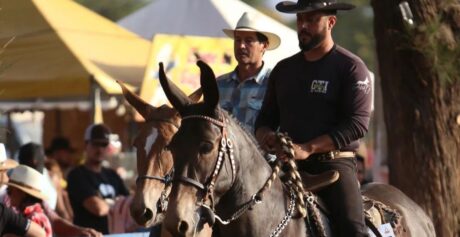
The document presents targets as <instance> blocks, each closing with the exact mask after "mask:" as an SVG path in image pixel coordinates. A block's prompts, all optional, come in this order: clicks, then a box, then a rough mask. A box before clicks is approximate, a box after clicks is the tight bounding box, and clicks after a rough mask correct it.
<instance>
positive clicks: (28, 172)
mask: <svg viewBox="0 0 460 237" xmlns="http://www.w3.org/2000/svg"><path fill="white" fill-rule="evenodd" d="M43 179H44V177H43V175H42V174H41V173H40V172H38V171H36V170H35V169H33V168H31V167H29V166H25V165H19V166H17V167H16V168H14V169H13V170H12V172H11V175H10V177H9V180H8V183H7V185H8V190H7V193H8V196H9V197H10V204H11V206H12V207H14V208H15V209H16V210H18V212H19V213H21V214H22V215H23V216H25V217H26V218H27V219H30V220H31V221H33V222H35V223H37V224H38V225H39V226H41V227H42V228H43V229H44V230H45V233H46V236H47V237H52V236H53V230H52V228H51V222H50V220H49V219H48V217H47V216H46V214H45V212H44V210H43V200H45V199H46V195H45V194H44V192H42V190H43Z"/></svg>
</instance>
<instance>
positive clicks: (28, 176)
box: [8, 165, 47, 200]
mask: <svg viewBox="0 0 460 237" xmlns="http://www.w3.org/2000/svg"><path fill="white" fill-rule="evenodd" d="M44 182H45V180H44V177H43V175H42V174H40V173H39V172H38V171H36V170H34V169H33V168H30V167H29V166H25V165H19V166H18V167H16V168H14V169H13V172H12V173H11V175H10V180H9V181H8V186H13V187H15V188H18V189H21V190H22V191H24V192H26V193H27V194H30V195H32V196H34V197H36V198H38V199H41V200H46V199H47V197H46V195H45V194H44V193H43V191H42V190H43V183H44Z"/></svg>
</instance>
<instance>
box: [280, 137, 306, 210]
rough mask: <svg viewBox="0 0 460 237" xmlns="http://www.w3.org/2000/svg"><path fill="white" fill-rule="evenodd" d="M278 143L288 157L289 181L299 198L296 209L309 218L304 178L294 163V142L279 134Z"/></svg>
mask: <svg viewBox="0 0 460 237" xmlns="http://www.w3.org/2000/svg"><path fill="white" fill-rule="evenodd" d="M277 137H278V142H279V143H280V146H281V149H282V151H283V152H284V153H286V155H287V156H288V158H289V160H288V161H287V167H288V174H287V175H288V181H289V182H290V183H291V184H292V187H293V188H294V190H295V192H296V196H297V202H296V207H297V211H298V212H299V214H300V215H301V217H302V218H305V217H306V216H307V209H306V205H305V200H304V192H305V190H304V188H303V183H302V178H301V177H300V174H299V172H297V165H296V164H295V161H294V148H293V143H292V140H291V139H290V138H289V137H288V136H287V135H285V134H282V133H277Z"/></svg>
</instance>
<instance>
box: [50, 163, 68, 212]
mask: <svg viewBox="0 0 460 237" xmlns="http://www.w3.org/2000/svg"><path fill="white" fill-rule="evenodd" d="M45 167H46V169H47V170H48V174H49V176H50V178H51V181H52V183H53V187H54V188H56V191H57V203H56V213H57V214H58V215H59V216H61V217H62V218H64V219H66V220H68V221H73V211H72V206H71V205H70V200H69V195H68V193H67V190H66V187H67V181H65V180H64V175H63V174H62V171H61V167H60V166H59V164H58V162H57V161H56V160H51V159H47V160H46V161H45Z"/></svg>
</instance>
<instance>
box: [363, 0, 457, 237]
mask: <svg viewBox="0 0 460 237" xmlns="http://www.w3.org/2000/svg"><path fill="white" fill-rule="evenodd" d="M400 3H401V1H399V0H398V1H396V0H372V1H371V4H372V7H373V9H374V17H375V18H374V33H375V38H376V46H377V55H378V62H379V72H380V76H381V79H382V95H383V107H384V111H385V112H384V119H385V123H386V127H387V135H388V141H387V142H388V156H389V157H388V162H389V169H390V183H391V184H393V185H395V186H396V187H398V188H400V189H401V190H402V191H403V192H405V193H406V194H407V195H409V196H410V197H411V198H412V199H413V200H414V201H416V202H417V203H418V204H420V205H421V206H422V207H423V208H424V209H425V210H426V212H427V213H428V214H429V215H430V216H431V217H432V219H433V221H434V224H435V226H436V231H437V235H438V236H460V78H459V77H460V48H459V46H458V41H459V40H460V3H459V2H458V1H457V0H436V1H432V0H431V1H427V0H408V1H407V3H408V6H407V8H406V10H405V11H402V10H400V5H399V4H400ZM402 6H403V5H401V7H402ZM403 9H404V8H403ZM408 9H410V11H409V10H408ZM403 13H404V14H403ZM411 15H413V19H412V24H411V20H410V18H411ZM404 16H406V19H405V18H404Z"/></svg>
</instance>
